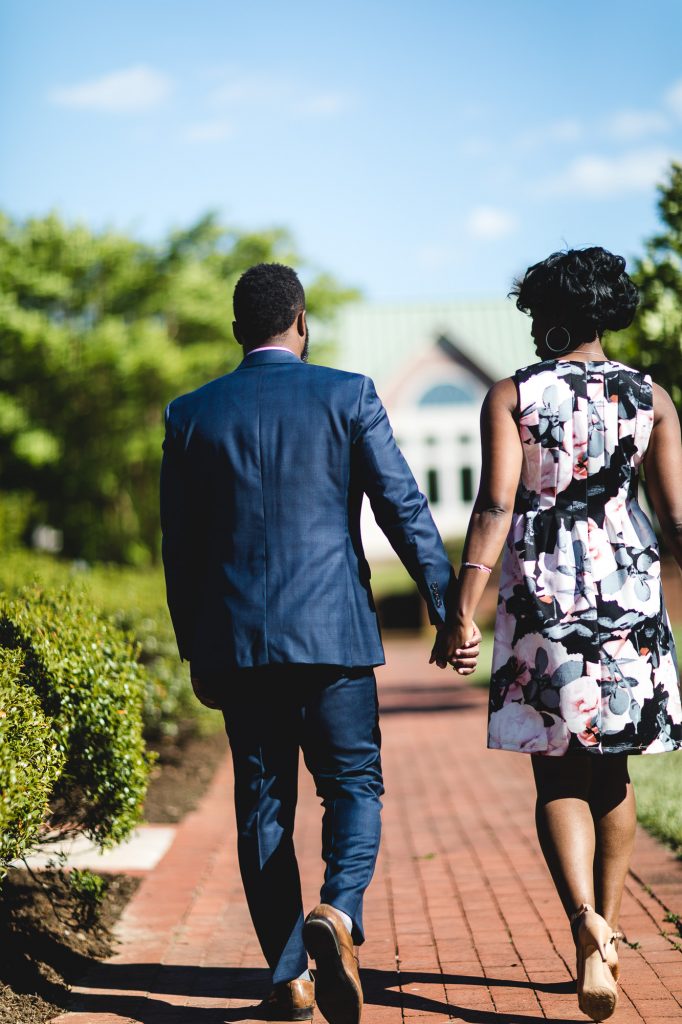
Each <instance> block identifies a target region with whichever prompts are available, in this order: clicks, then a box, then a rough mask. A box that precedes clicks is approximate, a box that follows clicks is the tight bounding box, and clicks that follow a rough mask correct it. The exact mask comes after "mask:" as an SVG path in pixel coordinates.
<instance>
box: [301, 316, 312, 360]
mask: <svg viewBox="0 0 682 1024" xmlns="http://www.w3.org/2000/svg"><path fill="white" fill-rule="evenodd" d="M309 348H310V331H309V330H308V325H307V324H306V325H305V345H304V346H303V351H302V352H301V362H302V363H307V362H308V355H309V352H308V349H309Z"/></svg>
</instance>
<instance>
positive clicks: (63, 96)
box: [49, 64, 172, 113]
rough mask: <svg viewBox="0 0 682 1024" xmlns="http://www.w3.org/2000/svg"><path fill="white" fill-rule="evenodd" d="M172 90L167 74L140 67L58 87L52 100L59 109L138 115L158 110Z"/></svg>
mask: <svg viewBox="0 0 682 1024" xmlns="http://www.w3.org/2000/svg"><path fill="white" fill-rule="evenodd" d="M171 89H172V82H171V79H170V78H169V77H168V76H167V75H164V74H163V73H162V72H160V71H155V70H154V68H150V67H146V66H145V65H143V64H139V65H137V66H135V67H131V68H124V69H123V70H121V71H112V72H111V73H110V74H108V75H101V76H100V77H99V78H91V79H89V80H88V81H86V82H79V83H78V84H76V85H66V86H58V87H56V88H54V89H52V90H51V91H50V93H49V99H50V102H51V103H54V104H56V105H57V106H60V107H73V108H75V109H78V110H102V111H106V112H108V113H137V112H138V111H144V110H153V109H154V108H155V107H158V106H159V104H161V103H163V101H164V100H165V99H166V98H167V96H168V95H169V94H170V92H171Z"/></svg>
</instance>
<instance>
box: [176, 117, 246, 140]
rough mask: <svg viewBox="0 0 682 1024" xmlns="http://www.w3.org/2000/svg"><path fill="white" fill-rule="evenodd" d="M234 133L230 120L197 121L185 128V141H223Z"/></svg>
mask: <svg viewBox="0 0 682 1024" xmlns="http://www.w3.org/2000/svg"><path fill="white" fill-rule="evenodd" d="M233 134H234V129H233V126H232V123H231V122H230V121H224V120H217V121H197V122H196V123H195V124H190V125H188V126H187V128H186V129H185V132H184V134H183V138H184V140H185V142H222V141H223V140H224V139H229V138H230V136H231V135H233Z"/></svg>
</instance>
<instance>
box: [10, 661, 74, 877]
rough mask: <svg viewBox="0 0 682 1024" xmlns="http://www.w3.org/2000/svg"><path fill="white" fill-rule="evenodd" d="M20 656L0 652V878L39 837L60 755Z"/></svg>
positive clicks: (60, 766)
mask: <svg viewBox="0 0 682 1024" xmlns="http://www.w3.org/2000/svg"><path fill="white" fill-rule="evenodd" d="M23 660H24V659H23V656H22V654H21V652H20V651H16V650H15V651H12V650H2V649H0V877H1V876H2V874H4V871H5V866H6V864H7V863H9V861H11V860H14V859H15V858H16V857H20V856H21V855H22V853H23V852H24V851H25V850H26V849H27V848H29V847H30V846H32V845H33V844H34V843H35V841H36V839H37V838H38V833H39V831H40V827H41V825H42V823H43V820H44V819H45V815H46V813H47V811H48V800H49V798H50V795H51V793H52V789H53V787H54V785H55V783H56V781H57V779H58V778H59V776H60V774H61V772H62V769H63V767H64V762H65V756H64V752H63V751H62V750H61V749H60V747H59V744H58V742H57V737H56V735H55V732H54V730H53V728H52V723H51V722H50V719H49V718H47V716H46V715H45V713H44V712H43V709H42V707H41V705H40V700H39V699H38V696H37V695H36V694H35V693H34V692H33V690H32V689H31V688H30V687H28V686H26V685H25V684H23V683H22V681H21V671H22V665H23Z"/></svg>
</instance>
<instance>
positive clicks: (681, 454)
mask: <svg viewBox="0 0 682 1024" xmlns="http://www.w3.org/2000/svg"><path fill="white" fill-rule="evenodd" d="M653 399H654V426H653V430H652V431H651V438H650V440H649V447H648V448H647V450H646V454H645V455H644V472H645V474H646V483H647V490H648V492H649V495H650V497H651V501H652V504H653V506H654V511H655V513H656V516H657V517H658V521H659V523H660V526H661V531H662V533H663V536H664V537H665V540H666V543H667V544H668V547H669V548H670V550H671V551H672V553H673V555H674V557H675V561H676V562H677V564H678V565H679V566H680V567H681V568H682V441H681V439H680V420H679V417H678V415H677V409H676V408H675V406H674V405H673V401H672V398H671V397H670V395H669V394H668V392H667V391H665V390H664V389H663V388H662V387H660V385H658V384H654V386H653Z"/></svg>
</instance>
